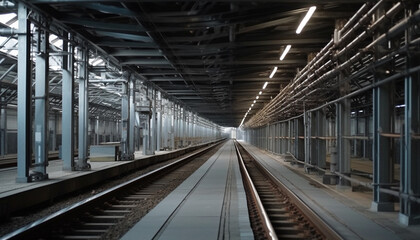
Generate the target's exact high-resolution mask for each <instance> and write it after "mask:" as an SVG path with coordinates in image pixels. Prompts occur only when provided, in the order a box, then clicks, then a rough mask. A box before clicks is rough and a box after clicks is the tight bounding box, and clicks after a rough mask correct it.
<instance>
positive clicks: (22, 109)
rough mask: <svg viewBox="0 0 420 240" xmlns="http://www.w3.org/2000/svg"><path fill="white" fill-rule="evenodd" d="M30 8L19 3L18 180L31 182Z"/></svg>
mask: <svg viewBox="0 0 420 240" xmlns="http://www.w3.org/2000/svg"><path fill="white" fill-rule="evenodd" d="M28 14H29V10H28V8H27V7H26V6H25V5H23V3H18V21H19V23H18V24H19V25H18V26H19V27H18V29H19V35H18V55H19V58H18V116H17V118H18V143H19V144H18V146H17V147H18V160H17V178H16V182H30V181H31V179H30V177H29V167H30V165H31V159H32V113H31V112H32V111H31V110H32V80H31V79H32V78H31V75H32V74H31V71H32V68H31V60H30V22H29V20H28V18H27V16H28Z"/></svg>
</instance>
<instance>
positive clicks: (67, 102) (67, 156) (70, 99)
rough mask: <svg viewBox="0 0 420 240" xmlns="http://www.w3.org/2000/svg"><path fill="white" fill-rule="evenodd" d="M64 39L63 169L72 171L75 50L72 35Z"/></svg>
mask: <svg viewBox="0 0 420 240" xmlns="http://www.w3.org/2000/svg"><path fill="white" fill-rule="evenodd" d="M68 36H69V38H68V40H67V39H64V40H63V52H68V55H64V56H63V81H62V97H63V103H62V106H63V107H62V108H63V109H62V110H63V113H62V126H63V127H62V141H61V150H62V153H61V156H62V159H63V170H65V171H71V170H73V169H74V109H73V107H74V71H73V62H74V56H73V52H74V51H73V50H74V47H73V46H72V44H71V42H70V41H69V40H71V39H70V38H71V35H70V34H69V35H68Z"/></svg>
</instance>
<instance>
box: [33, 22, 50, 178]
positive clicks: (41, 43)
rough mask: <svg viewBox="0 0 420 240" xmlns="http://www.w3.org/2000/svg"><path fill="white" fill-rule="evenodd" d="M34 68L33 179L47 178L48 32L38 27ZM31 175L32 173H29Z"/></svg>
mask: <svg viewBox="0 0 420 240" xmlns="http://www.w3.org/2000/svg"><path fill="white" fill-rule="evenodd" d="M37 35H38V36H37V38H38V42H37V44H38V46H37V55H36V69H35V114H34V115H35V123H34V125H35V149H34V156H35V168H34V173H33V177H32V178H33V179H36V180H43V179H48V174H47V165H48V130H49V129H48V100H49V99H48V93H49V87H48V83H49V81H48V69H49V64H48V59H49V53H48V47H49V41H48V36H49V34H48V32H45V31H43V30H41V29H38V32H37ZM31 175H32V174H31Z"/></svg>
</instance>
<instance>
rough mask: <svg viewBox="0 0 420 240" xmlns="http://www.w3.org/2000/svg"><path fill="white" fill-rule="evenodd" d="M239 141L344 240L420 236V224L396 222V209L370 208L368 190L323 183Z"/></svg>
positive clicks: (282, 159)
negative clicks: (375, 209)
mask: <svg viewBox="0 0 420 240" xmlns="http://www.w3.org/2000/svg"><path fill="white" fill-rule="evenodd" d="M241 144H242V145H243V146H244V147H245V148H246V149H247V150H248V152H249V153H251V154H252V155H253V156H254V157H255V159H257V160H258V161H259V162H261V163H262V164H263V165H264V166H265V167H266V168H268V169H269V171H270V172H271V173H272V174H273V175H274V176H276V178H277V179H279V180H280V181H281V182H282V183H283V184H285V185H286V186H287V187H288V188H289V189H291V190H292V191H293V192H294V193H295V194H296V195H297V196H298V197H299V198H300V199H302V200H303V201H304V202H305V203H306V204H308V205H309V206H310V207H311V208H312V209H313V210H314V211H315V212H316V213H317V214H318V215H319V216H320V217H321V218H323V219H324V220H325V221H326V222H327V223H329V224H330V226H332V227H333V228H334V229H335V230H336V231H337V232H338V233H339V234H340V235H341V236H342V237H343V238H344V239H381V240H386V239H413V240H414V239H420V226H409V227H406V226H403V225H401V224H399V223H398V212H392V213H389V212H388V213H386V212H373V211H371V210H370V204H371V201H372V200H371V197H372V195H371V193H363V192H362V193H357V192H352V191H351V188H349V187H348V188H343V187H339V186H333V185H324V184H322V177H321V176H319V175H316V174H305V173H304V169H303V168H299V167H297V165H295V166H291V165H290V163H288V162H285V161H284V158H283V157H282V156H277V155H273V154H271V153H268V152H266V151H262V150H260V149H259V148H256V147H254V146H252V145H249V144H247V143H244V142H241Z"/></svg>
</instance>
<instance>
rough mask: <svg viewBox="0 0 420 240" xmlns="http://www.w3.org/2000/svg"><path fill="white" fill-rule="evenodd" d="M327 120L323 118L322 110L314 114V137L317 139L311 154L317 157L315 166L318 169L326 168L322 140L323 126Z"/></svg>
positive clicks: (324, 146) (325, 150)
mask: <svg viewBox="0 0 420 240" xmlns="http://www.w3.org/2000/svg"><path fill="white" fill-rule="evenodd" d="M326 122H327V119H326V117H325V114H324V111H323V110H318V111H317V112H316V121H315V129H316V136H318V139H317V140H316V148H315V149H313V151H312V152H313V153H314V154H316V155H317V166H318V167H320V168H326V163H325V161H326V158H327V153H326V152H327V146H326V140H325V139H322V137H325V136H326V134H325V126H326Z"/></svg>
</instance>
